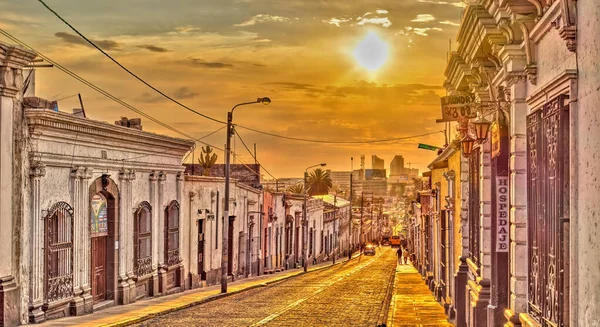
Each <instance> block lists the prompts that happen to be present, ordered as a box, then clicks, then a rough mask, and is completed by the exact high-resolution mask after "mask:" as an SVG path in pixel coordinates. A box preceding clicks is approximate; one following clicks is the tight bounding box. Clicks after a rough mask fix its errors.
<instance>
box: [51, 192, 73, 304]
mask: <svg viewBox="0 0 600 327" xmlns="http://www.w3.org/2000/svg"><path fill="white" fill-rule="evenodd" d="M44 239H45V240H44V274H45V283H44V291H45V294H46V302H47V303H50V302H54V301H58V300H61V299H65V298H68V297H71V296H72V295H73V208H71V206H70V205H69V204H68V203H66V202H58V203H56V204H55V205H53V206H52V208H50V210H48V215H46V218H45V237H44Z"/></svg>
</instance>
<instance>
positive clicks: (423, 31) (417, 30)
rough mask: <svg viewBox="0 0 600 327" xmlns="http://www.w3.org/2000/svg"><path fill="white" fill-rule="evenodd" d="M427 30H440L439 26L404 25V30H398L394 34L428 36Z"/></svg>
mask: <svg viewBox="0 0 600 327" xmlns="http://www.w3.org/2000/svg"><path fill="white" fill-rule="evenodd" d="M429 31H438V32H440V31H442V29H441V28H439V27H422V28H421V27H410V26H409V27H406V28H404V31H400V32H398V33H396V35H421V36H428V35H429V34H427V32H429Z"/></svg>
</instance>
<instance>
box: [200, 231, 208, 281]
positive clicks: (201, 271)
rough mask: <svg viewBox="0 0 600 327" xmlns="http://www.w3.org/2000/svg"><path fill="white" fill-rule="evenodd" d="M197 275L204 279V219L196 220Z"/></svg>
mask: <svg viewBox="0 0 600 327" xmlns="http://www.w3.org/2000/svg"><path fill="white" fill-rule="evenodd" d="M198 275H199V276H200V279H201V280H206V272H205V271H204V220H198Z"/></svg>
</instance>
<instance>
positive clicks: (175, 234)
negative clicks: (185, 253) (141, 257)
mask: <svg viewBox="0 0 600 327" xmlns="http://www.w3.org/2000/svg"><path fill="white" fill-rule="evenodd" d="M165 262H166V263H167V266H173V265H176V264H178V263H179V262H180V260H179V203H177V201H172V202H171V203H170V204H169V205H168V206H167V209H166V210H165Z"/></svg>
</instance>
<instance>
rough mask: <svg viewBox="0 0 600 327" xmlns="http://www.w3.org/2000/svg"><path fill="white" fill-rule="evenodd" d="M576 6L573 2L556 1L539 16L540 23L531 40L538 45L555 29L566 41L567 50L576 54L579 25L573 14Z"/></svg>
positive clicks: (535, 28) (536, 26) (571, 0)
mask: <svg viewBox="0 0 600 327" xmlns="http://www.w3.org/2000/svg"><path fill="white" fill-rule="evenodd" d="M532 1H534V0H532ZM574 6H575V5H574V4H573V0H557V1H555V2H554V3H553V4H552V5H551V6H550V7H549V8H547V10H546V11H545V12H544V13H543V15H542V16H538V22H537V23H536V25H535V27H534V28H533V29H532V30H531V40H532V41H533V42H534V43H535V44H538V43H539V42H540V41H541V39H542V38H543V37H544V36H545V35H546V34H547V33H548V32H550V31H551V30H552V29H553V28H554V29H556V30H558V34H559V36H560V37H561V38H562V39H563V40H564V41H565V44H566V46H567V49H569V51H571V52H575V50H576V47H577V24H576V21H575V18H574V16H575V15H574V13H573V12H574Z"/></svg>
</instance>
